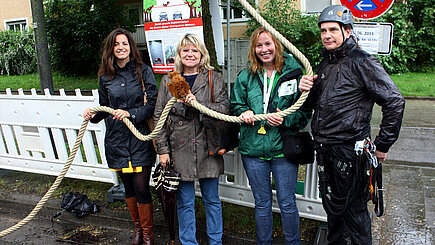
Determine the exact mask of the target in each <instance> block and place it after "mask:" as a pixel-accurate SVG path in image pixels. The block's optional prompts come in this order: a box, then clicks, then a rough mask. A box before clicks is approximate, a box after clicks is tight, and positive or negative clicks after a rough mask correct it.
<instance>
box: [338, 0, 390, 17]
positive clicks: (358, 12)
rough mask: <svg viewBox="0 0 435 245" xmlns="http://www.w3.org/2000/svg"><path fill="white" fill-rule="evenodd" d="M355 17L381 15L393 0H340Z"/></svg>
mask: <svg viewBox="0 0 435 245" xmlns="http://www.w3.org/2000/svg"><path fill="white" fill-rule="evenodd" d="M340 2H341V4H342V5H344V6H346V7H348V8H349V9H350V11H352V14H353V16H354V17H355V18H357V19H364V20H371V19H374V18H377V17H379V16H381V15H383V14H384V13H385V12H387V11H388V9H390V7H391V6H392V5H393V2H394V0H340Z"/></svg>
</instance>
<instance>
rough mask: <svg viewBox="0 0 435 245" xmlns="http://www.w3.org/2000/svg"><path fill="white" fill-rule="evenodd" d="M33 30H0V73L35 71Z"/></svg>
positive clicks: (10, 73) (11, 73)
mask: <svg viewBox="0 0 435 245" xmlns="http://www.w3.org/2000/svg"><path fill="white" fill-rule="evenodd" d="M32 33H33V31H32V30H30V31H23V32H14V31H0V75H3V74H7V75H9V76H11V75H24V74H28V73H32V72H35V71H36V52H35V42H34V40H33V34H32Z"/></svg>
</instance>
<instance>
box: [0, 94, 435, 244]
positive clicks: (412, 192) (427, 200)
mask: <svg viewBox="0 0 435 245" xmlns="http://www.w3.org/2000/svg"><path fill="white" fill-rule="evenodd" d="M434 112H435V100H427V101H421V100H407V103H406V111H405V115H404V122H403V128H402V131H401V135H400V137H399V141H398V142H397V143H396V144H395V145H394V146H393V147H392V148H391V150H390V152H389V155H388V160H387V161H386V162H385V163H384V164H383V187H384V205H385V213H384V215H383V216H382V217H380V218H378V217H376V215H375V214H374V212H372V213H373V220H372V221H373V226H372V227H373V228H372V236H373V244H375V245H376V244H380V245H384V244H424V245H431V244H435V181H434V180H435V113H434ZM380 118H381V116H380V109H379V108H378V107H377V108H375V112H374V115H373V120H372V124H373V125H379V122H380ZM373 131H374V133H376V126H374V130H373ZM0 176H1V171H0ZM39 198H40V197H37V196H29V195H18V194H9V193H2V192H1V190H0V231H2V230H4V229H6V228H9V227H10V226H12V225H14V224H16V223H17V222H19V221H20V220H21V219H22V218H24V217H25V215H27V214H28V213H29V212H30V211H31V210H32V209H33V207H34V206H35V204H36V203H37V202H38V201H39ZM59 203H60V201H59V200H49V202H48V203H47V204H46V205H45V206H44V208H43V209H42V210H41V211H40V212H39V213H38V215H37V216H36V218H35V219H34V220H32V221H31V222H30V223H28V224H26V225H25V226H24V227H22V228H21V229H19V230H18V231H15V232H13V233H11V234H9V235H7V236H4V237H1V238H0V245H2V244H129V242H130V239H131V235H132V230H131V229H132V226H133V225H132V223H131V221H130V217H129V214H128V211H126V210H115V211H114V210H109V209H104V208H103V209H102V210H101V212H100V213H98V214H96V215H89V216H86V217H84V218H81V219H79V218H76V217H74V216H72V215H71V214H69V213H66V212H65V213H63V214H62V215H61V216H60V217H58V218H56V219H55V220H54V221H53V222H51V221H50V218H51V216H52V215H53V214H54V213H56V212H58V211H60V207H59ZM373 207H374V206H373V205H370V207H369V209H370V210H373ZM225 232H226V234H225V236H224V244H255V241H254V240H252V239H246V238H241V237H234V236H231V235H229V232H230V231H225ZM154 234H155V241H156V244H167V242H169V238H168V235H167V232H166V228H165V226H164V223H163V222H162V218H161V217H156V218H155V227H154ZM197 234H198V239H199V241H200V244H207V243H206V237H205V231H204V229H199V230H198V232H197ZM75 239H79V240H80V241H77V240H75ZM274 244H282V238H278V239H277V240H276V241H275V243H274Z"/></svg>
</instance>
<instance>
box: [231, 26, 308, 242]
mask: <svg viewBox="0 0 435 245" xmlns="http://www.w3.org/2000/svg"><path fill="white" fill-rule="evenodd" d="M248 60H249V63H248V65H247V68H245V69H244V70H242V71H241V72H240V74H239V75H238V77H237V80H236V82H235V84H234V87H233V90H232V93H231V99H230V100H231V113H232V114H233V115H235V116H238V117H239V118H240V119H241V120H242V121H244V122H245V123H243V124H242V125H241V126H240V143H239V152H240V154H241V155H242V161H243V166H244V168H245V171H246V174H247V176H248V179H249V184H250V185H251V188H252V193H253V195H254V199H255V222H256V226H257V244H272V229H273V222H272V221H273V220H272V183H271V178H270V174H271V173H272V175H273V179H274V181H275V187H276V194H277V199H278V204H279V208H280V210H281V220H282V226H283V230H284V235H285V240H286V242H285V244H287V245H289V244H292V245H295V244H300V235H299V213H298V208H297V206H296V195H295V193H296V183H297V175H298V165H297V164H296V163H293V162H290V161H289V160H287V158H285V157H284V154H283V144H282V137H281V135H282V134H297V133H298V132H299V131H300V130H301V129H303V128H304V127H305V126H306V125H307V123H308V120H309V118H310V116H311V111H310V110H307V109H304V108H303V107H302V108H301V109H299V110H297V111H295V112H294V113H292V114H290V115H288V116H286V117H278V116H275V115H269V116H268V118H267V120H265V121H261V122H260V121H257V122H254V115H255V114H263V113H272V112H276V111H279V110H284V109H287V108H288V107H290V106H292V105H293V104H294V103H295V102H296V101H297V99H298V98H299V96H300V94H301V93H300V92H299V90H298V89H297V88H298V86H297V85H298V84H299V79H300V78H301V76H302V70H301V67H300V66H299V64H298V63H297V62H296V60H295V59H294V58H293V57H292V56H290V55H288V54H285V53H284V52H283V48H282V45H281V43H279V42H278V41H277V40H276V38H275V37H274V36H272V35H271V34H270V33H269V32H268V31H266V30H265V29H264V28H262V27H260V28H258V29H257V30H255V31H254V32H253V33H252V35H251V45H250V48H249V54H248Z"/></svg>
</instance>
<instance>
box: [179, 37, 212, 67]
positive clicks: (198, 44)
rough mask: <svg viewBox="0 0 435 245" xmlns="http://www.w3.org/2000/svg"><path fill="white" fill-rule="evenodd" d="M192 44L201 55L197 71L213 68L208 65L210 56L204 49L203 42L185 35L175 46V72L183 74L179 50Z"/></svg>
mask: <svg viewBox="0 0 435 245" xmlns="http://www.w3.org/2000/svg"><path fill="white" fill-rule="evenodd" d="M189 44H192V45H193V46H195V48H197V49H198V50H199V52H200V53H201V60H200V61H199V71H201V70H203V69H206V70H212V69H213V68H214V67H213V66H211V65H210V55H209V54H208V50H207V48H206V47H205V44H204V42H203V41H202V40H201V39H200V38H199V36H198V35H195V34H186V35H185V36H184V37H183V38H182V39H181V40H180V42H178V45H177V54H176V55H175V71H177V72H178V73H180V74H181V73H183V71H184V66H183V63H182V62H181V50H182V49H183V48H184V47H186V46H187V45H189Z"/></svg>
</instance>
